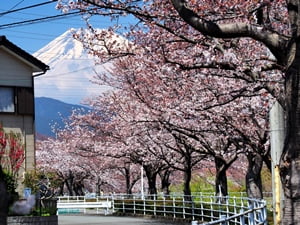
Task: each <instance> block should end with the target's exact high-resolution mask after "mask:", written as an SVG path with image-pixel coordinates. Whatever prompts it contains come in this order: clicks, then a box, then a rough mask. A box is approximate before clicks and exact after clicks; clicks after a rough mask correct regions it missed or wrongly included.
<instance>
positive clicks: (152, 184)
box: [143, 165, 157, 195]
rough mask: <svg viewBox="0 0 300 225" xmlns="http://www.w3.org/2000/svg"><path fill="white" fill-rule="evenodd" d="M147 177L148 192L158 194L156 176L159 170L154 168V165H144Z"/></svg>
mask: <svg viewBox="0 0 300 225" xmlns="http://www.w3.org/2000/svg"><path fill="white" fill-rule="evenodd" d="M143 167H144V170H145V173H146V176H147V179H148V188H149V189H148V193H149V194H150V195H156V194H157V189H156V176H157V172H156V171H155V170H154V169H153V168H152V166H147V165H146V166H145V165H144V166H143Z"/></svg>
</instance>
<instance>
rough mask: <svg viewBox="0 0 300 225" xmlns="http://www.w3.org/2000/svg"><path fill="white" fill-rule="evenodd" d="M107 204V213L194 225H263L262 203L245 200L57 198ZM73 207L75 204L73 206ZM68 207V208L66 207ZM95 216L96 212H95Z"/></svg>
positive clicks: (116, 196) (200, 196)
mask: <svg viewBox="0 0 300 225" xmlns="http://www.w3.org/2000/svg"><path fill="white" fill-rule="evenodd" d="M104 201H105V202H111V208H109V209H108V208H107V209H106V210H107V211H106V212H105V214H107V213H109V212H110V213H115V212H118V213H124V214H142V215H154V216H161V217H169V218H170V217H171V218H182V219H186V220H189V221H191V222H192V224H193V225H197V224H206V225H214V224H222V225H227V224H239V225H246V224H247V225H260V224H264V225H266V224H267V207H266V201H264V200H257V199H250V198H247V197H236V196H233V197H229V196H226V197H219V196H209V195H206V194H202V193H199V194H197V195H193V196H184V195H179V194H176V195H172V196H163V195H126V194H114V195H108V196H97V197H96V198H86V197H83V196H77V197H67V196H64V197H58V204H59V203H60V202H69V203H72V202H73V203H78V202H104ZM74 205H75V204H74ZM70 207H72V206H71V205H70ZM97 213H98V209H97Z"/></svg>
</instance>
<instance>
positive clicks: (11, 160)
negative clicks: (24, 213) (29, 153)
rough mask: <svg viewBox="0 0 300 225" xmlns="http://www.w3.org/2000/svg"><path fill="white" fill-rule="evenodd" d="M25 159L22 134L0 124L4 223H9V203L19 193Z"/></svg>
mask: <svg viewBox="0 0 300 225" xmlns="http://www.w3.org/2000/svg"><path fill="white" fill-rule="evenodd" d="M24 159H25V147H24V144H23V143H22V140H21V138H20V135H19V134H17V133H14V132H12V131H11V132H6V131H5V130H4V129H3V127H2V125H0V201H1V206H0V223H1V224H4V225H5V224H7V215H8V209H9V204H10V203H11V202H12V201H14V200H15V199H13V198H14V197H15V196H13V195H17V193H16V191H15V189H16V187H17V181H18V176H19V174H18V172H19V170H20V168H21V167H22V165H23V162H24ZM8 178H9V179H11V180H9V179H8ZM8 182H11V183H10V184H9V183H8Z"/></svg>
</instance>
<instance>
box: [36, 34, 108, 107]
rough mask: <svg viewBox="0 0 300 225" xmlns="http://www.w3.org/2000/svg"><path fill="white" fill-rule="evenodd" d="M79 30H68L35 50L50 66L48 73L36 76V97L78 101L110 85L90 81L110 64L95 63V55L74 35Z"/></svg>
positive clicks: (77, 102) (72, 102)
mask: <svg viewBox="0 0 300 225" xmlns="http://www.w3.org/2000/svg"><path fill="white" fill-rule="evenodd" d="M76 31H77V30H76V29H70V30H68V31H66V32H65V33H63V34H62V35H60V36H59V37H57V38H55V39H54V40H53V41H51V42H50V43H49V44H47V45H46V46H45V47H43V48H41V49H40V50H38V51H37V52H36V53H34V54H33V55H34V56H35V57H36V58H38V59H39V60H41V61H42V62H44V63H45V64H47V65H49V67H50V70H49V71H47V73H46V74H45V75H43V76H39V77H36V78H35V95H36V97H49V98H54V99H58V100H61V101H64V102H67V103H71V104H79V103H81V102H82V100H83V99H84V98H86V97H90V96H93V95H99V94H100V93H102V92H103V91H105V90H107V89H108V87H105V86H100V85H98V84H93V83H92V82H91V80H93V77H94V75H95V71H97V72H101V71H104V70H105V67H106V66H107V65H97V66H96V65H95V59H94V58H93V56H91V55H89V54H88V53H87V52H86V51H85V49H84V47H83V44H82V43H81V42H80V41H78V40H76V39H74V37H73V33H74V32H76Z"/></svg>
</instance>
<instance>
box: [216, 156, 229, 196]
mask: <svg viewBox="0 0 300 225" xmlns="http://www.w3.org/2000/svg"><path fill="white" fill-rule="evenodd" d="M215 166H216V185H215V188H216V189H215V190H216V196H219V197H224V196H227V195H228V186H227V175H226V171H227V169H228V167H227V165H226V161H225V160H223V159H222V158H221V157H215Z"/></svg>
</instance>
